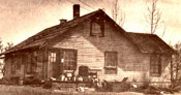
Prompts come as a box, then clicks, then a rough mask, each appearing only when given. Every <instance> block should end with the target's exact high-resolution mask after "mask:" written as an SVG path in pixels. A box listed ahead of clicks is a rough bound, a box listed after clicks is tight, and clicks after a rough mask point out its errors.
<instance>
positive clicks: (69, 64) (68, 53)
mask: <svg viewBox="0 0 181 95" xmlns="http://www.w3.org/2000/svg"><path fill="white" fill-rule="evenodd" d="M63 53H64V58H63V61H62V62H63V67H64V70H75V69H76V61H77V51H76V50H65V51H64V52H63Z"/></svg>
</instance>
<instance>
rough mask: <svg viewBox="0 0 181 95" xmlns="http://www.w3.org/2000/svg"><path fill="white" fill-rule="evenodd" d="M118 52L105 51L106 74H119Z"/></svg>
mask: <svg viewBox="0 0 181 95" xmlns="http://www.w3.org/2000/svg"><path fill="white" fill-rule="evenodd" d="M117 61H118V58H117V52H108V51H106V52H105V74H117Z"/></svg>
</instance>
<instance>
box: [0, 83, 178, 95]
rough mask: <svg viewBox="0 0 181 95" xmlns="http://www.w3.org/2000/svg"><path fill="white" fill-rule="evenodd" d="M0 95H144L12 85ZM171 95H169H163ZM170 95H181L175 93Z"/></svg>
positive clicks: (3, 86)
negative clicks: (69, 90)
mask: <svg viewBox="0 0 181 95" xmlns="http://www.w3.org/2000/svg"><path fill="white" fill-rule="evenodd" d="M0 95H144V94H143V93H136V92H121V93H114V92H106V93H105V92H84V93H82V92H75V91H71V92H68V91H56V90H52V89H43V88H42V87H30V86H12V85H0ZM163 95H171V94H163ZM172 95H181V93H176V94H172Z"/></svg>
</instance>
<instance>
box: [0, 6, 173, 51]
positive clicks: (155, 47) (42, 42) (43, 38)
mask: <svg viewBox="0 0 181 95" xmlns="http://www.w3.org/2000/svg"><path fill="white" fill-rule="evenodd" d="M100 14H102V15H101V16H104V17H105V18H107V20H108V21H109V22H110V23H112V24H114V26H115V28H117V29H118V30H120V32H121V33H123V34H124V35H125V36H126V38H128V39H130V40H131V41H132V42H133V44H134V45H136V46H137V48H139V49H140V51H141V52H142V53H153V52H158V53H172V52H173V49H172V48H170V47H169V46H168V45H167V44H166V43H165V42H164V41H162V40H161V39H160V38H159V37H158V36H156V35H153V34H140V33H129V32H125V31H124V30H123V29H122V28H121V27H120V26H119V25H117V24H116V23H115V22H114V21H113V20H112V19H111V18H110V17H109V16H108V15H106V13H104V11H102V10H100V9H99V10H97V11H94V12H92V13H89V14H86V15H84V16H81V17H78V18H76V19H73V20H71V21H68V22H66V23H64V24H59V25H56V26H53V27H50V28H47V29H45V30H43V31H41V32H39V33H37V34H35V35H34V36H32V37H30V38H28V39H26V40H25V41H23V42H21V43H20V44H18V45H16V46H14V47H13V48H11V49H9V50H8V51H6V52H4V53H2V54H0V55H3V54H7V53H11V52H15V51H19V50H23V49H28V48H33V47H43V46H46V44H47V43H48V42H49V40H51V39H53V38H56V37H59V35H62V34H63V33H65V32H67V31H68V30H70V29H72V28H73V27H75V26H77V25H79V24H81V23H82V22H83V21H85V20H88V19H91V18H92V17H94V16H95V15H100Z"/></svg>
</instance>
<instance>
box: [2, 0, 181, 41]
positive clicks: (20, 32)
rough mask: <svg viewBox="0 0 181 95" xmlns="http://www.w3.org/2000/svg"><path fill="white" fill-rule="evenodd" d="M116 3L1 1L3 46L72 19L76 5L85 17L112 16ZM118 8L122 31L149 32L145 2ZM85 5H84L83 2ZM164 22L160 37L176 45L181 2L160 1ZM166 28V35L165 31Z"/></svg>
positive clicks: (180, 36)
mask: <svg viewBox="0 0 181 95" xmlns="http://www.w3.org/2000/svg"><path fill="white" fill-rule="evenodd" d="M114 1H115V0H0V38H1V40H3V42H4V43H6V42H12V43H14V44H15V45H16V44H18V43H20V42H22V41H23V40H25V39H27V38H28V37H31V36H32V35H34V34H36V33H38V32H40V31H42V30H44V29H46V28H48V27H51V26H54V25H57V24H59V23H60V22H59V20H60V19H67V20H71V19H72V17H73V14H72V12H73V11H72V6H73V4H80V6H81V9H80V14H81V15H84V14H87V13H90V12H93V11H95V10H98V9H104V11H105V12H106V14H108V15H109V16H110V17H111V16H112V14H111V13H112V7H113V3H114ZM118 1H119V8H120V9H121V10H122V13H124V14H125V21H124V25H123V26H122V28H123V29H124V30H125V31H128V32H137V33H148V32H149V30H150V29H149V27H148V24H147V23H146V19H145V14H146V13H147V6H148V3H146V0H118ZM82 2H84V3H82ZM157 7H158V9H159V10H160V11H161V19H162V21H164V23H161V24H160V27H159V29H158V31H156V33H155V34H157V35H158V36H159V37H160V38H162V39H163V40H164V41H165V42H166V43H168V44H170V43H171V44H172V45H174V44H175V43H178V42H179V41H181V31H180V30H181V0H159V2H158V3H157ZM163 26H165V34H164V35H163V36H162V31H163V30H164V28H163Z"/></svg>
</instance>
